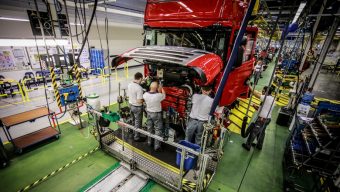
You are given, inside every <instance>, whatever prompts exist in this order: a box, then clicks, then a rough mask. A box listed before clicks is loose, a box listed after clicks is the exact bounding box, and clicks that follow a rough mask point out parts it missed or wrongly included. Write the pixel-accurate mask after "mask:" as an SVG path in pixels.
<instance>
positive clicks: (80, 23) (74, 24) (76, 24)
mask: <svg viewBox="0 0 340 192" xmlns="http://www.w3.org/2000/svg"><path fill="white" fill-rule="evenodd" d="M70 25H82V26H83V25H84V24H82V23H77V24H75V23H70Z"/></svg>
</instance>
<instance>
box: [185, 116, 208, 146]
mask: <svg viewBox="0 0 340 192" xmlns="http://www.w3.org/2000/svg"><path fill="white" fill-rule="evenodd" d="M205 122H206V121H200V120H197V119H193V118H190V119H189V122H188V126H187V129H186V131H185V140H187V141H189V142H192V140H193V139H194V137H195V144H197V145H201V139H202V134H203V130H204V127H203V124H204V123H205Z"/></svg>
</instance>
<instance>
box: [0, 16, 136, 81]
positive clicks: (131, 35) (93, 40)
mask: <svg viewBox="0 0 340 192" xmlns="http://www.w3.org/2000/svg"><path fill="white" fill-rule="evenodd" d="M0 25H1V26H6V27H2V28H1V30H0V38H8V39H9V38H11V39H33V38H34V36H33V33H32V30H31V26H30V24H29V22H23V21H7V20H0ZM109 25H111V24H109ZM98 28H99V33H98V30H97V27H96V25H94V24H93V25H92V28H91V30H90V33H89V45H90V47H95V48H97V49H100V48H101V46H100V39H99V34H100V37H101V42H102V46H103V49H104V50H107V44H106V35H105V28H104V26H103V25H99V27H98ZM79 31H80V27H79V26H78V33H79ZM75 33H76V30H75V26H73V27H72V34H75ZM142 33H143V29H142V26H134V27H126V26H123V27H120V26H117V24H115V25H114V26H109V30H108V42H109V49H110V54H111V55H116V54H121V53H122V52H124V51H126V50H129V49H131V48H134V47H138V46H141V45H142V44H143V35H142ZM73 41H74V43H78V41H77V39H76V38H73ZM79 42H80V43H81V37H80V38H79ZM80 43H79V44H80ZM104 52H105V55H106V51H104ZM131 65H134V64H131ZM83 66H84V67H89V66H90V64H89V63H84V64H83ZM27 71H30V70H15V71H14V70H13V71H1V72H0V73H1V75H3V76H5V77H6V78H8V79H15V80H19V79H21V78H22V77H23V75H24V73H25V72H27Z"/></svg>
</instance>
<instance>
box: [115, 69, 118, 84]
mask: <svg viewBox="0 0 340 192" xmlns="http://www.w3.org/2000/svg"><path fill="white" fill-rule="evenodd" d="M115 73H116V81H118V71H117V67H116V68H115Z"/></svg>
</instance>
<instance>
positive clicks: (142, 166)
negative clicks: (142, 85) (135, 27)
mask: <svg viewBox="0 0 340 192" xmlns="http://www.w3.org/2000/svg"><path fill="white" fill-rule="evenodd" d="M254 4H255V1H252V3H251V4H250V2H242V3H241V2H236V1H228V0H225V1H215V2H211V1H201V2H200V3H199V4H197V3H195V2H193V1H188V2H185V4H184V2H181V1H148V2H147V4H146V9H145V17H144V20H145V22H144V29H145V39H144V46H143V47H138V48H135V49H132V50H130V51H127V52H125V53H123V54H121V55H119V56H116V57H115V58H113V60H112V67H113V68H116V67H117V66H119V65H121V64H123V63H125V62H127V61H129V60H136V61H138V62H140V63H142V64H143V66H144V76H145V77H146V78H147V79H148V81H149V82H152V81H157V82H159V83H160V84H161V85H162V86H163V89H164V90H165V92H166V97H165V100H163V101H162V118H163V126H164V127H166V128H165V129H166V130H170V129H171V130H174V133H172V134H171V135H172V136H170V138H166V139H165V138H164V137H161V136H159V135H155V134H152V133H150V132H148V131H146V130H144V129H138V128H136V127H134V126H133V120H132V117H131V114H130V108H129V107H128V105H126V102H127V101H128V99H129V98H128V97H127V96H126V95H119V97H118V105H119V111H118V112H117V113H115V112H109V111H108V112H106V113H101V112H99V111H96V110H95V109H93V108H92V107H91V105H87V106H88V112H89V113H90V114H92V115H93V116H95V117H96V119H97V121H98V122H99V123H97V132H98V140H99V142H100V147H101V149H102V150H104V151H106V152H107V153H109V154H110V155H112V156H113V157H115V158H118V159H120V160H121V161H122V162H124V163H122V165H121V166H119V167H117V168H116V169H114V170H113V171H112V172H110V173H109V174H108V175H106V176H104V177H103V178H102V179H100V180H99V181H98V182H95V183H94V184H93V185H91V186H90V187H89V188H87V189H84V191H126V189H127V188H128V187H131V186H136V187H131V188H129V189H131V190H132V191H139V190H140V188H139V187H143V186H144V185H145V184H146V182H145V181H146V180H147V179H148V178H151V179H153V180H154V181H156V182H157V183H159V184H162V185H163V186H165V187H166V188H168V189H169V190H172V191H204V190H205V189H206V187H207V186H208V184H209V183H210V181H211V179H212V178H213V176H214V173H215V172H216V170H217V165H218V162H219V160H220V159H221V157H222V155H223V147H224V144H225V142H224V141H225V140H226V139H227V137H228V134H229V131H228V130H227V129H226V128H225V127H226V126H228V124H227V120H226V119H227V115H228V106H230V105H231V104H232V103H233V102H234V101H236V99H237V98H238V97H244V98H246V97H247V96H248V89H249V87H248V85H247V81H248V80H249V79H250V76H251V74H252V70H253V67H254V62H255V59H254V48H255V45H254V44H255V41H256V36H257V28H256V27H247V22H248V20H249V17H250V14H251V11H252V9H253V7H254ZM249 7H250V9H248V8H249ZM232 8H233V9H232ZM217 9H219V10H220V11H219V12H216V11H215V10H217ZM162 10H167V13H166V14H165V13H163V12H162ZM247 10H248V11H247ZM242 46H244V47H243V48H242ZM239 47H241V48H242V50H241V51H235V50H239ZM236 52H239V53H238V54H241V59H239V58H237V57H239V55H237V54H236ZM240 52H241V53H240ZM242 55H243V58H242ZM231 57H232V58H233V59H232V60H231ZM202 86H212V87H213V95H215V100H214V106H213V107H215V108H216V107H217V105H218V106H219V108H218V109H219V110H216V111H215V109H212V110H211V111H212V113H211V117H210V118H211V119H210V120H209V121H208V122H206V123H205V124H204V131H203V135H202V144H201V146H200V148H199V149H198V150H197V149H196V150H194V149H192V148H191V147H189V146H185V145H181V144H180V142H178V141H179V140H180V139H184V132H185V129H186V125H187V121H188V119H189V113H190V110H191V105H192V103H191V97H192V95H193V94H195V93H197V92H199V91H200V87H202ZM217 95H219V96H217ZM108 121H109V122H115V123H117V124H118V127H119V128H118V129H117V130H112V129H109V128H105V126H107V125H108V124H109V122H108ZM105 124H106V125H105ZM132 132H139V133H140V134H141V135H142V137H143V138H145V137H151V138H153V139H154V140H158V141H160V142H161V143H162V144H161V145H162V149H163V150H161V151H152V150H151V149H150V147H149V146H148V145H147V143H146V142H136V141H134V140H133V139H131V137H130V136H129V135H130V134H131V133H132ZM165 134H166V133H165ZM176 156H177V158H176ZM196 161H197V163H196ZM128 172H129V173H128ZM136 172H137V173H136ZM118 178H119V179H118ZM108 180H110V181H108ZM105 183H111V184H108V185H110V186H111V187H108V186H107V185H106V186H105ZM112 183H113V184H112ZM104 186H105V187H104ZM117 186H118V187H117ZM123 189H124V190H123ZM129 191H130V190H129Z"/></svg>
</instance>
